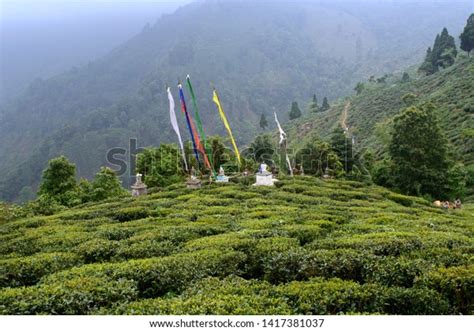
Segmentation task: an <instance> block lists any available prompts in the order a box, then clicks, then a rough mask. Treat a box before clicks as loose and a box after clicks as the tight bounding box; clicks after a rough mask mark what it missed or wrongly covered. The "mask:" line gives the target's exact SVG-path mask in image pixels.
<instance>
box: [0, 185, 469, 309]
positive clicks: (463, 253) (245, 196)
mask: <svg viewBox="0 0 474 331" xmlns="http://www.w3.org/2000/svg"><path fill="white" fill-rule="evenodd" d="M407 200H409V201H411V202H407ZM473 214H474V208H472V206H470V205H465V206H463V208H462V209H461V210H449V211H445V210H442V209H438V208H434V207H432V206H431V205H430V203H429V202H426V201H424V200H422V199H419V198H413V197H407V196H400V195H397V194H394V193H392V192H389V191H387V190H385V189H383V188H380V187H375V186H368V185H366V184H363V183H358V182H350V181H336V180H329V181H321V180H318V179H314V178H311V177H295V178H292V179H290V178H286V179H285V178H283V179H282V180H281V181H280V182H279V184H278V187H273V188H270V187H249V186H245V185H234V184H228V185H216V184H214V185H206V186H205V187H203V188H202V189H200V190H190V189H186V188H185V187H184V185H174V186H173V187H170V188H169V189H164V190H162V191H160V192H157V193H153V194H150V195H147V196H143V197H139V198H131V197H127V198H122V199H112V200H108V201H105V202H102V203H99V204H94V203H89V204H85V205H83V206H80V207H77V208H73V209H69V210H65V211H62V212H60V213H58V214H55V215H51V216H45V217H33V218H25V219H18V220H13V221H8V222H6V223H3V224H1V225H0V310H1V313H4V314H21V313H25V314H47V313H51V314H57V313H77V314H90V313H96V312H99V311H100V312H114V313H115V312H117V313H118V312H125V311H126V312H129V311H130V309H137V311H141V312H145V311H152V310H151V309H155V310H153V311H155V312H158V311H159V312H173V313H177V312H182V313H193V312H195V313H198V312H204V313H219V312H223V313H225V312H233V313H244V312H248V313H282V314H286V313H289V314H296V313H311V312H315V311H318V312H320V313H356V312H360V313H369V312H370V313H393V314H395V313H397V314H401V313H417V314H418V313H420V314H421V313H425V314H431V313H440V314H441V313H456V314H457V313H461V314H468V313H472V311H473V308H472V302H473V298H472V294H471V293H473V291H472V277H473V275H474V270H473V269H472V265H473V261H474V260H473V258H472V257H473V253H474V240H473V234H474V224H473V222H472V215H473ZM227 276H231V277H230V278H227V279H226V280H222V279H223V278H226V277H227ZM235 276H238V277H241V278H236V277H235ZM209 277H216V278H211V279H210V280H209ZM88 279H90V286H89V285H87V280H88ZM76 284H77V289H78V290H77V291H74V290H73V287H74V286H75V285H76ZM206 284H209V286H208V285H206ZM211 285H212V286H211ZM213 286H214V287H213ZM234 287H235V290H234ZM246 287H249V289H248V290H247V289H246ZM344 288H348V289H349V290H347V291H346V290H344ZM201 289H203V291H202V293H201V292H199V291H200V290H201ZM204 289H205V290H204ZM252 289H254V290H252ZM257 289H258V290H257ZM311 291H319V292H320V293H322V294H321V297H318V296H317V295H316V294H314V293H313V292H311ZM81 293H82V296H81ZM290 293H291V295H290ZM311 293H313V296H316V299H314V300H317V301H314V302H312V301H311V300H312V299H311V298H312V297H311ZM306 296H308V297H306ZM206 298H207V299H206ZM377 300H379V301H377ZM121 303H122V305H120V304H121ZM303 303H304V304H303ZM128 304H130V307H132V306H133V307H135V308H130V307H129V306H128ZM68 305H69V306H68ZM157 307H158V308H157Z"/></svg>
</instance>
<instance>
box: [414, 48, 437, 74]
mask: <svg viewBox="0 0 474 331" xmlns="http://www.w3.org/2000/svg"><path fill="white" fill-rule="evenodd" d="M418 71H419V72H421V73H424V74H425V75H431V74H434V73H435V72H436V70H435V66H434V65H433V52H432V50H431V47H428V49H427V50H426V55H425V61H423V63H422V65H421V66H420V67H419V68H418Z"/></svg>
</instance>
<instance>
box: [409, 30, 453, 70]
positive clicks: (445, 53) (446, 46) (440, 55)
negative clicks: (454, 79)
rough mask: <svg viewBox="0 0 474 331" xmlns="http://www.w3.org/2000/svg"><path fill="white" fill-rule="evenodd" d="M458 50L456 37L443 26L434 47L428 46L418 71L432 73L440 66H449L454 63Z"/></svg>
mask: <svg viewBox="0 0 474 331" xmlns="http://www.w3.org/2000/svg"><path fill="white" fill-rule="evenodd" d="M456 56H457V50H456V43H455V41H454V37H453V36H451V35H449V33H448V29H446V28H443V31H442V32H441V34H437V35H436V38H435V41H434V44H433V48H428V50H427V51H426V57H425V61H424V62H423V64H422V65H421V66H420V68H419V69H418V71H420V72H423V73H425V74H427V75H431V74H433V73H435V72H437V71H438V70H439V68H440V67H441V68H447V67H449V66H451V65H453V64H454V61H455V60H456Z"/></svg>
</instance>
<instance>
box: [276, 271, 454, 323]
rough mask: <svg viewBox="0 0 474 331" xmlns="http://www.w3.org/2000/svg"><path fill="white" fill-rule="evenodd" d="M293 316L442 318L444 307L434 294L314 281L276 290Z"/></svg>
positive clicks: (288, 285)
mask: <svg viewBox="0 0 474 331" xmlns="http://www.w3.org/2000/svg"><path fill="white" fill-rule="evenodd" d="M278 294H279V295H280V296H283V297H285V298H287V299H288V304H289V305H290V306H292V307H293V309H294V314H305V315H307V314H311V315H323V314H331V315H334V314H339V313H345V314H347V313H362V312H364V313H387V314H435V315H437V314H446V313H448V312H449V305H448V303H447V302H446V301H445V300H443V298H441V297H440V296H439V295H438V294H437V293H436V292H435V291H432V290H427V289H417V290H415V291H413V290H412V289H404V288H397V287H385V286H380V285H375V284H365V285H359V284H357V283H354V282H351V281H343V280H340V279H337V278H335V279H331V280H326V281H325V280H322V279H321V278H314V279H311V280H310V281H308V282H292V283H289V284H286V285H280V286H279V287H278Z"/></svg>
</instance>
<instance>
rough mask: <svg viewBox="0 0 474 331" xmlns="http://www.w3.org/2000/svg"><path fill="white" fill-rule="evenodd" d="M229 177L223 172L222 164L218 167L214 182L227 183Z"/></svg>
mask: <svg viewBox="0 0 474 331" xmlns="http://www.w3.org/2000/svg"><path fill="white" fill-rule="evenodd" d="M228 182H229V177H227V176H226V175H225V173H224V168H222V166H221V167H220V168H219V174H218V175H217V177H216V183H228Z"/></svg>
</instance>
